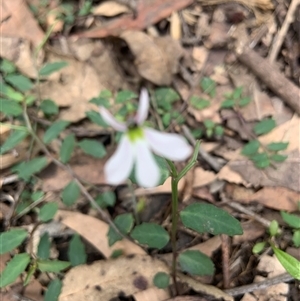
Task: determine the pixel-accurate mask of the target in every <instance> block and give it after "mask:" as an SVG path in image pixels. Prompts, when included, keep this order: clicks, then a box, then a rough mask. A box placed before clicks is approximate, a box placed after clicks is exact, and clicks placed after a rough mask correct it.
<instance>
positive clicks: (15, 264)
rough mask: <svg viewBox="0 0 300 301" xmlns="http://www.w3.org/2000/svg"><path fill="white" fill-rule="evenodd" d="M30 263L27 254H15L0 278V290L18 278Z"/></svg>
mask: <svg viewBox="0 0 300 301" xmlns="http://www.w3.org/2000/svg"><path fill="white" fill-rule="evenodd" d="M29 262H30V256H29V254H27V253H22V254H17V255H15V256H14V258H13V259H12V260H10V261H9V262H8V263H7V265H6V267H5V269H4V271H3V272H2V273H1V276H0V288H2V287H5V286H7V285H9V284H11V283H14V281H15V280H16V279H17V278H18V276H19V275H20V274H21V273H23V272H24V271H25V269H26V267H27V266H28V264H29Z"/></svg>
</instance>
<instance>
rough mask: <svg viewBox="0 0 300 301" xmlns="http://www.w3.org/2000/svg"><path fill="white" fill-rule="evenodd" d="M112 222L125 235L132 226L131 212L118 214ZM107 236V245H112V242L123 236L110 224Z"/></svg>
mask: <svg viewBox="0 0 300 301" xmlns="http://www.w3.org/2000/svg"><path fill="white" fill-rule="evenodd" d="M114 224H115V225H116V227H117V228H118V229H119V231H120V232H121V233H122V234H124V235H125V234H127V233H129V232H130V231H131V229H132V227H133V224H134V219H133V215H132V214H131V213H124V214H120V215H118V216H117V217H116V218H115V219H114ZM107 236H108V245H109V246H112V245H113V244H114V243H116V242H117V241H119V240H121V239H122V238H123V237H122V236H121V235H120V234H119V233H117V232H116V231H115V230H114V229H113V228H112V227H111V226H110V227H109V230H108V233H107Z"/></svg>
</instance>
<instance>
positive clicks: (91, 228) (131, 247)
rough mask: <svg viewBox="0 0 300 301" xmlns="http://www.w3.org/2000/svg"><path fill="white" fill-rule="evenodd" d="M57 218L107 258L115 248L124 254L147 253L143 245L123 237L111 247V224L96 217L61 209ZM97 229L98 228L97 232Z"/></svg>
mask: <svg viewBox="0 0 300 301" xmlns="http://www.w3.org/2000/svg"><path fill="white" fill-rule="evenodd" d="M56 219H58V220H59V221H60V222H61V223H63V224H64V225H66V226H67V227H69V228H70V229H72V230H74V231H76V232H77V233H78V234H80V235H81V236H82V237H83V238H84V239H86V240H87V241H88V242H89V243H91V244H92V245H93V246H94V247H95V248H96V249H97V250H99V251H100V252H101V253H102V254H103V255H104V256H105V257H106V258H109V257H110V256H111V255H112V253H113V252H114V251H115V250H122V252H123V254H124V255H130V254H145V253H146V252H145V251H144V250H143V249H142V248H141V247H139V246H138V245H136V244H134V243H133V242H131V241H129V240H127V239H122V240H121V241H118V242H116V243H115V244H114V245H113V246H112V247H110V246H109V245H108V238H107V232H108V229H109V226H108V224H107V223H105V222H103V221H101V220H99V219H97V218H95V217H92V216H89V215H86V214H81V213H79V212H70V211H63V210H60V211H58V212H57V214H56ZM95 229H97V230H96V233H95Z"/></svg>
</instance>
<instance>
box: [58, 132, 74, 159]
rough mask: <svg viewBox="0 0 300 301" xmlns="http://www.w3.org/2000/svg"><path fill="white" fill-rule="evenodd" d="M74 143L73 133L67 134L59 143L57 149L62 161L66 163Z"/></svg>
mask: <svg viewBox="0 0 300 301" xmlns="http://www.w3.org/2000/svg"><path fill="white" fill-rule="evenodd" d="M75 145H76V139H75V135H74V134H70V135H68V136H67V137H66V138H65V139H64V141H63V142H62V144H61V148H60V151H59V158H60V161H61V162H62V163H67V162H69V160H70V159H71V156H72V152H73V150H74V148H75Z"/></svg>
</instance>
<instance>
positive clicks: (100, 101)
mask: <svg viewBox="0 0 300 301" xmlns="http://www.w3.org/2000/svg"><path fill="white" fill-rule="evenodd" d="M89 102H90V103H94V104H95V105H97V106H100V107H105V108H109V107H110V103H109V100H108V99H107V98H104V97H100V96H99V97H94V98H92V99H91V100H90V101H89Z"/></svg>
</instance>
